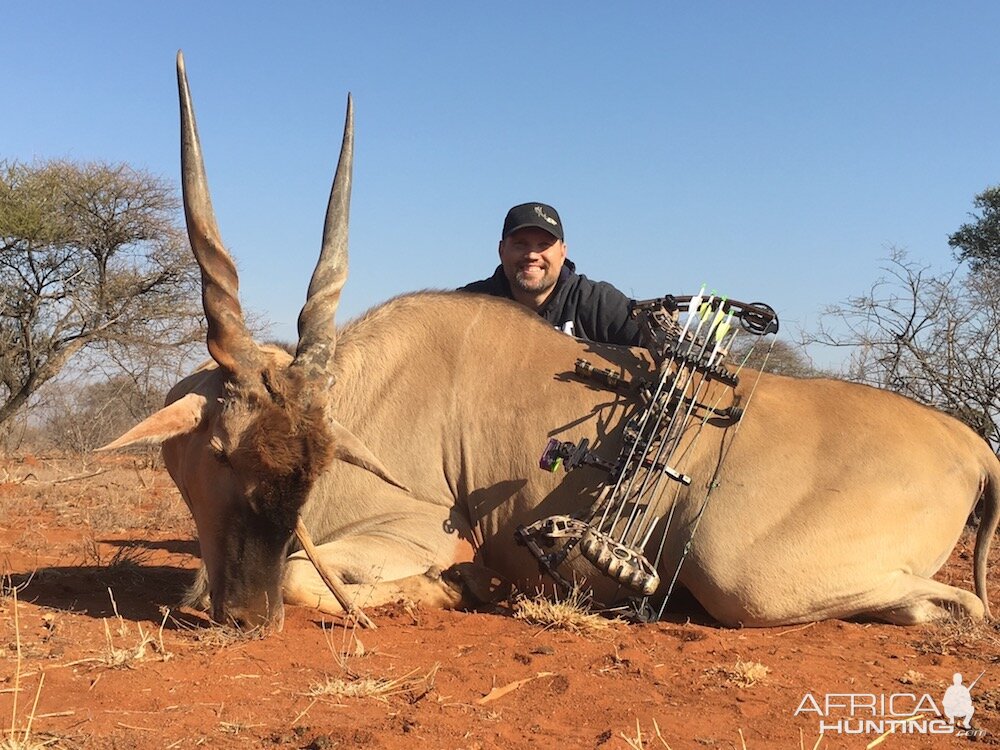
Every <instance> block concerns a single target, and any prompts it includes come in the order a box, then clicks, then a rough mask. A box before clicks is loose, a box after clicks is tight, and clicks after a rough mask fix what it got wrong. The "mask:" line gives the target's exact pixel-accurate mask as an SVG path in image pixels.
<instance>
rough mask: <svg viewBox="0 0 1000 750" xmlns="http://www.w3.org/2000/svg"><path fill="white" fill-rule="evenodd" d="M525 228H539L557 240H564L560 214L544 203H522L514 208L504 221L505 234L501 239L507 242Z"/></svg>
mask: <svg viewBox="0 0 1000 750" xmlns="http://www.w3.org/2000/svg"><path fill="white" fill-rule="evenodd" d="M525 227H538V228H539V229H544V230H545V231H546V232H548V233H549V234H551V235H552V236H553V237H555V238H556V239H557V240H561V239H564V237H563V225H562V220H561V219H560V218H559V212H558V211H556V210H555V209H554V208H552V206H549V205H546V204H544V203H522V204H521V205H519V206H514V208H512V209H511V210H510V211H508V212H507V218H506V219H504V220H503V234H502V235H500V239H501V240H505V239H507V237H508V236H509V235H510V234H512V233H513V232H516V231H517V230H518V229H524V228H525Z"/></svg>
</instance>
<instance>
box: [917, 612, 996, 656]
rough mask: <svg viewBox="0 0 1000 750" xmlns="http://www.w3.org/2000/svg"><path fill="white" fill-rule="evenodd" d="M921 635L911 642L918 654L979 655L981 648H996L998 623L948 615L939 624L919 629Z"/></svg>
mask: <svg viewBox="0 0 1000 750" xmlns="http://www.w3.org/2000/svg"><path fill="white" fill-rule="evenodd" d="M923 630H924V638H922V639H921V640H919V641H914V642H913V647H914V648H915V649H916V650H917V652H918V653H922V654H939V655H941V656H951V655H954V654H969V653H973V654H976V655H978V654H980V653H981V652H982V651H983V650H984V647H987V648H990V649H996V648H998V647H1000V623H997V622H993V623H989V622H985V621H978V620H973V619H971V618H969V617H950V618H949V619H947V620H944V621H942V622H940V623H936V624H933V625H927V626H925V627H924V628H923Z"/></svg>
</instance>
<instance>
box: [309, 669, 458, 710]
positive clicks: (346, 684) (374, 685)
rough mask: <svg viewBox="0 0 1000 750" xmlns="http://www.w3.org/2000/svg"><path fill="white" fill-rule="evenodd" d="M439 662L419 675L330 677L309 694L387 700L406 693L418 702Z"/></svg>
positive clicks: (413, 700) (429, 683)
mask: <svg viewBox="0 0 1000 750" xmlns="http://www.w3.org/2000/svg"><path fill="white" fill-rule="evenodd" d="M437 671H438V665H437V664H435V665H434V666H433V667H431V669H430V671H429V672H427V673H426V674H424V675H418V674H417V670H413V671H412V672H408V673H406V674H405V675H403V676H402V677H397V678H395V679H389V678H387V677H347V678H346V679H345V678H342V677H327V678H326V680H325V681H324V682H321V683H317V684H315V685H313V686H312V688H310V690H309V692H308V693H307V695H309V697H311V698H324V697H336V698H374V699H375V700H379V701H388V700H389V698H392V697H395V696H405V697H406V699H407V700H408V701H410V702H411V703H412V702H416V701H417V700H419V699H420V698H422V697H424V696H425V695H427V693H429V692H430V691H431V690H433V689H434V679H435V677H436V676H437Z"/></svg>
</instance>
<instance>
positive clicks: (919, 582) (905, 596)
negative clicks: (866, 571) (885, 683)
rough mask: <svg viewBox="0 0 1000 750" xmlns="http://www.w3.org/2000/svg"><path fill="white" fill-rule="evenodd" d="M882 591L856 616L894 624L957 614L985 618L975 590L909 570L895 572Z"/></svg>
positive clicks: (917, 621)
mask: <svg viewBox="0 0 1000 750" xmlns="http://www.w3.org/2000/svg"><path fill="white" fill-rule="evenodd" d="M879 594H880V595H879V596H877V598H875V597H873V598H874V601H872V602H871V604H870V605H869V606H865V607H864V608H863V609H860V610H859V611H857V612H856V613H855V615H854V616H856V617H871V618H874V619H878V620H883V621H885V622H889V623H892V624H893V625H916V624H918V623H922V622H933V621H935V620H942V619H948V618H949V617H955V616H957V617H969V618H972V619H973V620H982V619H983V618H984V616H985V609H984V607H983V602H982V600H981V599H980V598H979V597H978V596H976V595H975V594H973V593H971V592H969V591H965V590H963V589H959V588H955V587H954V586H948V585H947V584H944V583H940V582H938V581H934V580H931V579H929V578H921V577H920V576H915V575H910V574H906V573H900V574H897V575H896V576H894V578H893V580H892V582H891V583H890V584H889V586H888V588H887V589H886V590H884V591H882V592H879Z"/></svg>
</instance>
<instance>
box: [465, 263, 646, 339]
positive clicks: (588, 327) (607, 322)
mask: <svg viewBox="0 0 1000 750" xmlns="http://www.w3.org/2000/svg"><path fill="white" fill-rule="evenodd" d="M459 291H460V292H476V293H478V294H490V295H492V296H494V297H506V298H507V299H514V295H513V294H511V291H510V283H509V282H508V281H507V277H506V275H504V272H503V266H497V269H496V271H494V272H493V275H492V276H490V277H489V278H488V279H483V280H482V281H473V282H472V283H471V284H466V285H465V286H463V287H462V288H461V289H459ZM629 301H630V300H629V298H628V297H626V296H625V295H624V294H622V293H621V292H619V291H618V290H617V289H615V288H614V287H613V286H612V285H611V284H608V283H607V282H605V281H591V280H590V279H588V278H587V277H586V276H583V275H580V274H577V273H576V265H575V264H574V263H573V261H571V260H569V259H568V258H567V259H566V261H565V263H563V267H562V271H560V272H559V280H558V281H557V282H556V286H555V289H554V290H553V291H552V294H551V295H550V296H549V298H548V299H547V300H546V301H545V304H544V305H543V306H542V309H541V310H539V311H538V314H539V315H541V316H542V317H543V318H544V319H545V320H547V321H548V322H549V323H551V324H552V325H553V326H555V327H556V328H559V329H560V330H563V331H566V332H567V333H572V334H573V335H574V336H576V337H577V338H582V339H587V340H588V341H597V342H600V343H604V344H621V345H624V346H639V326H638V324H637V323H636V322H635V320H634V319H633V318H631V317H630V316H629V312H628V309H629ZM570 323H572V327H571V328H570V326H569V325H568V324H570Z"/></svg>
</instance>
